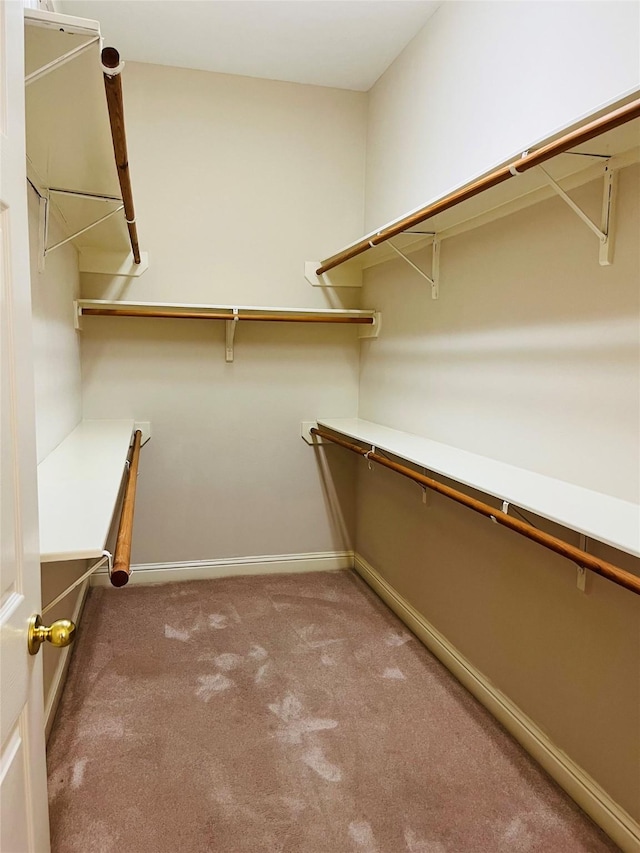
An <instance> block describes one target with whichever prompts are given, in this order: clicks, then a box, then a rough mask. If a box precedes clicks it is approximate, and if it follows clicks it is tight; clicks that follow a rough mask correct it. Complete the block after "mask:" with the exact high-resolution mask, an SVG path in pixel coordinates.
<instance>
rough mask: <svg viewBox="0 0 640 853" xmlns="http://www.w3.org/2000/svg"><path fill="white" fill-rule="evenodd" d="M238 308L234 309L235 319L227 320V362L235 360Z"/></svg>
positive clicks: (225, 356)
mask: <svg viewBox="0 0 640 853" xmlns="http://www.w3.org/2000/svg"><path fill="white" fill-rule="evenodd" d="M239 319H240V318H239V317H238V309H237V308H234V309H233V320H226V321H225V327H226V334H225V355H224V359H225V361H226V362H227V364H231V363H232V362H233V343H234V339H235V336H236V326H237V325H238V320H239Z"/></svg>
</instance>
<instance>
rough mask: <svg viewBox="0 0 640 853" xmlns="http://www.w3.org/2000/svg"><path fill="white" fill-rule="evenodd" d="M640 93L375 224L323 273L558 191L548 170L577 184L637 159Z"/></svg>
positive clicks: (378, 258) (385, 255) (411, 246)
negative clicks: (379, 226)
mask: <svg viewBox="0 0 640 853" xmlns="http://www.w3.org/2000/svg"><path fill="white" fill-rule="evenodd" d="M639 146H640V99H639V98H638V93H637V92H636V93H634V94H633V95H629V96H628V97H626V98H624V99H622V100H621V101H618V102H617V103H616V104H615V105H613V106H610V107H608V108H607V110H606V112H603V111H600V112H599V113H597V114H594V115H592V116H590V117H589V119H588V120H585V121H583V122H581V123H580V124H579V125H573V126H571V127H568V128H565V129H563V130H562V131H561V132H559V133H557V134H555V135H554V136H553V137H550V138H548V139H546V140H544V141H543V142H541V143H539V144H536V146H535V149H533V150H531V151H528V152H525V154H523V155H522V156H521V157H519V158H517V159H516V160H511V161H509V162H507V163H504V164H502V165H501V166H500V167H498V168H497V169H494V170H493V171H491V172H487V173H484V174H482V175H480V176H478V177H476V178H474V179H473V180H472V181H469V182H466V183H464V184H461V185H459V186H457V187H454V188H453V189H451V190H450V191H449V192H448V193H445V194H444V195H442V196H439V197H437V198H434V199H431V200H430V201H429V202H428V203H427V204H425V205H424V206H422V207H419V208H417V209H416V210H413V211H411V212H410V213H408V214H406V215H405V216H402V217H400V218H399V219H396V220H393V221H392V222H390V223H388V224H387V225H384V226H383V227H381V228H377V229H376V230H375V231H372V232H371V233H369V234H367V235H365V236H364V237H362V238H361V239H359V240H356V241H355V242H353V243H350V244H349V245H348V246H346V247H345V248H343V249H341V250H340V251H339V252H336V253H335V254H334V255H331V257H329V258H326V259H324V260H323V261H320V265H319V267H318V268H317V269H316V271H315V272H316V275H317V276H318V277H321V276H323V275H325V274H326V273H328V272H329V271H330V270H333V269H335V268H336V267H344V268H345V271H346V270H351V269H353V270H358V269H364V268H366V267H370V266H374V265H376V264H379V263H383V262H385V261H387V260H389V259H390V258H392V257H395V256H396V253H395V251H394V250H393V249H392V248H391V246H390V245H389V240H391V239H392V238H393V244H394V245H395V246H396V247H397V248H399V249H400V250H402V251H405V252H406V251H407V250H410V251H414V250H416V249H418V248H421V247H422V246H424V245H425V243H426V242H428V240H430V239H432V238H433V235H434V234H437V235H438V238H439V239H444V238H445V237H452V236H454V235H455V234H458V233H461V232H462V231H466V230H468V229H470V228H474V227H477V226H478V225H482V224H484V223H485V222H489V221H491V220H493V219H498V218H500V217H501V216H506V215H508V214H510V213H513V212H515V211H516V210H520V209H522V208H524V207H528V206H529V205H531V204H535V203H537V202H539V201H541V200H543V199H544V198H548V197H550V196H551V195H553V193H554V191H555V190H554V189H553V188H551V186H550V184H549V182H548V180H547V178H546V177H545V174H544V172H543V171H542V169H541V168H537V167H539V166H541V165H542V164H544V170H545V171H546V172H547V173H548V174H549V175H550V176H551V177H552V178H553V179H554V180H555V181H562V185H563V189H565V190H567V189H569V190H570V189H574V188H575V187H578V186H580V185H582V184H585V183H587V182H589V181H591V180H595V179H596V178H598V177H600V176H603V175H604V174H605V170H611V169H617V168H622V167H623V166H626V165H630V164H631V163H633V162H637V160H638V159H640V147H639Z"/></svg>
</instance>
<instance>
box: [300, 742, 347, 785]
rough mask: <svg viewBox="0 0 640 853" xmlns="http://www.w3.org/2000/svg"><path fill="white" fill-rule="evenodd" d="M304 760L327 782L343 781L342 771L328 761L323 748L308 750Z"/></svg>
mask: <svg viewBox="0 0 640 853" xmlns="http://www.w3.org/2000/svg"><path fill="white" fill-rule="evenodd" d="M302 760H303V761H304V763H305V764H306V765H307V767H310V768H311V769H312V770H315V772H316V773H317V774H318V776H322V778H323V779H326V780H327V782H340V781H342V770H341V769H340V768H339V767H338V766H337V765H336V764H332V763H331V762H330V761H328V760H327V758H326V756H325V754H324V752H323V751H322V748H321V747H319V746H314V747H312V748H311V749H308V750H307V751H306V752H305V753H304V754H303V756H302Z"/></svg>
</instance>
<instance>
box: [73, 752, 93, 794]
mask: <svg viewBox="0 0 640 853" xmlns="http://www.w3.org/2000/svg"><path fill="white" fill-rule="evenodd" d="M88 760H89V759H88V758H80V759H79V760H78V761H76V762H75V763H74V765H73V775H72V776H71V787H72V788H79V787H80V785H82V780H83V779H84V769H85V767H86V766H87V761H88Z"/></svg>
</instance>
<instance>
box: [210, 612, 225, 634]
mask: <svg viewBox="0 0 640 853" xmlns="http://www.w3.org/2000/svg"><path fill="white" fill-rule="evenodd" d="M228 624H229V617H228V616H225V615H224V613H210V614H209V626H210V627H211V628H215V629H216V630H218V631H221V630H222V629H223V628H226V627H227V625H228Z"/></svg>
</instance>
